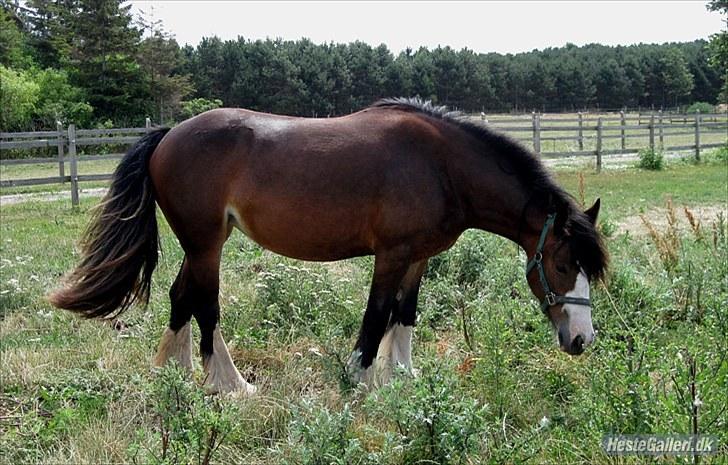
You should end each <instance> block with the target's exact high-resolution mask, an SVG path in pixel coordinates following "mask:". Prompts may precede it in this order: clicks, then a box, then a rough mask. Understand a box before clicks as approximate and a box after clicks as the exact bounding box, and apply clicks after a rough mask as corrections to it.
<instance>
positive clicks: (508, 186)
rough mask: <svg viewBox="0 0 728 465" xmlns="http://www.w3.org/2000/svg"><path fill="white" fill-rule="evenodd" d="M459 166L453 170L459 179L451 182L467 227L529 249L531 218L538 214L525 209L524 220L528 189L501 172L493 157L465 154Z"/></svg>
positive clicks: (533, 231) (531, 243)
mask: <svg viewBox="0 0 728 465" xmlns="http://www.w3.org/2000/svg"><path fill="white" fill-rule="evenodd" d="M462 163H463V164H462V165H461V166H459V167H458V169H456V170H455V174H454V176H455V177H456V178H459V179H454V182H455V184H456V185H457V186H459V189H460V192H459V195H460V197H461V202H462V204H463V205H465V206H466V216H467V218H468V221H467V222H468V225H469V226H470V227H474V228H478V229H482V230H485V231H489V232H492V233H494V234H498V235H499V236H503V237H505V238H507V239H510V240H512V241H513V242H515V243H517V244H518V245H520V246H521V247H522V248H524V249H525V250H526V252H528V251H529V250H530V249H532V248H533V247H534V246H535V239H534V237H535V236H537V235H538V231H537V227H538V226H537V225H536V224H535V222H534V218H539V217H540V216H541V213H542V212H539V211H534V210H533V208H534V207H529V209H528V216H527V217H524V213H525V207H526V205H527V204H528V203H529V202H530V200H531V196H532V195H533V194H532V192H531V191H530V189H529V188H528V187H527V186H524V185H523V184H522V182H521V181H520V180H519V178H518V177H517V176H515V175H513V174H508V173H505V172H504V171H503V170H502V169H501V168H500V167H499V166H498V163H497V160H495V159H494V158H493V157H486V156H483V155H479V154H474V155H473V154H469V155H468V156H465V157H463V162H462ZM543 216H545V213H543Z"/></svg>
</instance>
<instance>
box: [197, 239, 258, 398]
mask: <svg viewBox="0 0 728 465" xmlns="http://www.w3.org/2000/svg"><path fill="white" fill-rule="evenodd" d="M221 247H222V245H220V248H221ZM220 252H221V250H220V249H218V250H208V251H207V252H204V253H197V254H194V255H192V254H188V256H187V263H188V270H189V274H188V275H186V279H185V281H184V284H185V289H184V294H185V297H184V298H185V300H186V303H185V305H190V308H191V309H192V315H193V316H194V317H195V320H196V321H197V324H198V325H199V326H200V337H201V339H200V355H201V356H202V366H203V369H204V371H205V381H204V384H205V388H206V390H207V391H208V392H209V393H211V394H212V393H218V392H219V393H227V392H234V391H238V392H242V393H244V394H253V393H255V391H256V389H255V386H253V385H252V384H249V383H248V382H246V381H245V380H244V379H243V377H242V376H241V375H240V372H239V371H238V369H237V368H236V367H235V364H234V363H233V360H232V358H231V357H230V352H228V348H227V345H226V344H225V341H224V340H223V338H222V334H221V333H220V326H219V321H220V303H219V301H218V293H219V288H220V281H219V272H220Z"/></svg>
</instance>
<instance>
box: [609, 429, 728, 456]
mask: <svg viewBox="0 0 728 465" xmlns="http://www.w3.org/2000/svg"><path fill="white" fill-rule="evenodd" d="M602 448H603V449H604V452H606V453H607V454H608V455H711V454H716V453H718V438H717V437H716V436H708V435H704V434H663V435H659V434H607V435H605V436H604V437H603V438H602Z"/></svg>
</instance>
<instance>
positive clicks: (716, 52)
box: [707, 0, 728, 103]
mask: <svg viewBox="0 0 728 465" xmlns="http://www.w3.org/2000/svg"><path fill="white" fill-rule="evenodd" d="M707 8H708V10H710V11H717V12H719V13H721V14H722V15H723V22H725V23H726V27H724V28H723V30H722V31H721V32H718V33H716V34H713V35H711V36H710V44H709V45H708V53H709V54H710V65H711V66H712V67H713V68H714V69H715V70H717V72H718V73H720V74H721V76H722V81H723V85H722V87H721V91H720V96H719V97H718V100H719V102H721V103H726V102H728V0H711V1H710V2H708V5H707Z"/></svg>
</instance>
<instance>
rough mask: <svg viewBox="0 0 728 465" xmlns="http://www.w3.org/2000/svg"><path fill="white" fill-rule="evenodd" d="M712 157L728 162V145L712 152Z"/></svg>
mask: <svg viewBox="0 0 728 465" xmlns="http://www.w3.org/2000/svg"><path fill="white" fill-rule="evenodd" d="M712 157H713V158H715V159H716V160H718V161H722V162H724V163H725V162H728V145H724V146H723V147H719V148H717V149H715V150H714V151H713V153H712Z"/></svg>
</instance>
